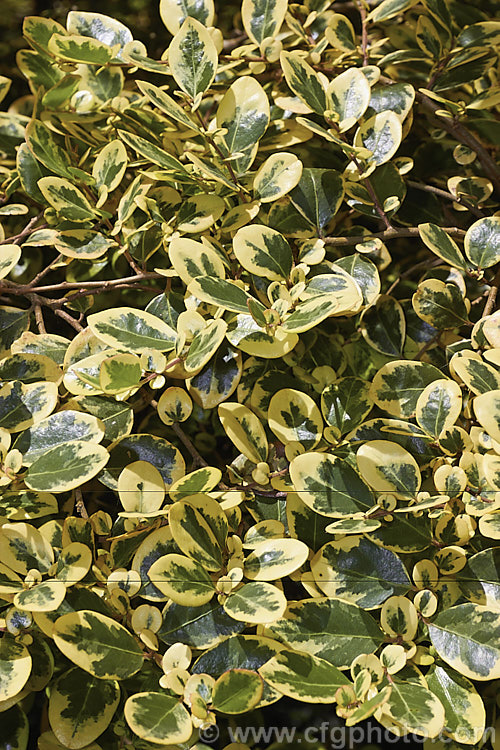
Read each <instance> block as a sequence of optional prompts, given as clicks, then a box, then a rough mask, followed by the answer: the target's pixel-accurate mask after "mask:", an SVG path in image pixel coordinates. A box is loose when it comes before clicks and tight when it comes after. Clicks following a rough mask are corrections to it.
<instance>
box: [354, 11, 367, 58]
mask: <svg viewBox="0 0 500 750" xmlns="http://www.w3.org/2000/svg"><path fill="white" fill-rule="evenodd" d="M356 5H357V8H358V10H359V15H360V18H361V52H362V54H363V65H368V60H369V55H368V26H367V23H366V8H365V6H364V4H363V0H359V2H357V3H356Z"/></svg>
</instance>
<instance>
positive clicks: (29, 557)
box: [0, 521, 54, 575]
mask: <svg viewBox="0 0 500 750" xmlns="http://www.w3.org/2000/svg"><path fill="white" fill-rule="evenodd" d="M0 550H1V559H2V561H3V562H4V563H5V565H7V566H8V567H9V568H10V569H11V570H14V571H15V572H16V573H22V574H24V575H26V574H27V573H28V571H29V570H31V569H32V568H34V569H37V570H39V571H40V572H42V573H46V572H47V571H48V570H49V568H50V566H51V565H52V563H53V562H54V552H53V549H52V547H51V545H50V544H49V542H48V541H47V540H46V539H45V538H44V537H43V536H42V534H41V533H40V532H39V531H38V529H35V527H34V526H31V525H30V524H27V523H22V522H19V521H17V522H16V523H11V524H8V523H5V524H4V525H3V526H2V527H1V529H0Z"/></svg>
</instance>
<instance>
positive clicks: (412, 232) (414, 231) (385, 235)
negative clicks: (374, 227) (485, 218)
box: [324, 227, 465, 247]
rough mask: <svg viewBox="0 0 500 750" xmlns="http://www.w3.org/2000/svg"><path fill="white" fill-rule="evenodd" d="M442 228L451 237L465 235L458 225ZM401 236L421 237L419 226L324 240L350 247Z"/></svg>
mask: <svg viewBox="0 0 500 750" xmlns="http://www.w3.org/2000/svg"><path fill="white" fill-rule="evenodd" d="M442 229H443V231H445V232H446V233H447V234H449V235H450V236H451V237H458V238H459V239H460V238H462V237H465V231H464V230H463V229H458V227H442ZM401 237H416V238H418V237H420V233H419V231H418V227H391V229H386V230H384V231H383V232H369V233H368V234H365V235H362V234H358V235H353V236H352V237H325V238H324V242H325V245H332V246H333V247H350V246H351V245H357V244H358V242H366V241H367V240H373V239H381V240H384V241H385V240H394V239H398V238H401Z"/></svg>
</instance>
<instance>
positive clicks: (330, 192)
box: [289, 167, 344, 236]
mask: <svg viewBox="0 0 500 750" xmlns="http://www.w3.org/2000/svg"><path fill="white" fill-rule="evenodd" d="M289 197H290V200H291V202H292V204H293V206H294V207H295V208H296V209H297V211H298V212H299V213H300V214H301V216H302V217H304V219H306V221H307V222H308V223H309V224H310V225H311V226H313V227H314V228H315V229H316V230H317V232H318V234H319V235H320V236H321V234H322V231H323V228H324V227H325V226H326V225H327V224H328V222H329V221H330V220H331V219H332V218H333V216H335V214H336V213H337V211H338V210H339V208H340V205H341V203H342V200H343V198H344V183H343V180H342V176H341V175H340V173H339V172H337V171H336V170H335V169H318V168H310V167H307V168H304V169H303V170H302V177H301V178H300V182H299V184H298V185H297V187H295V188H294V189H293V190H292V191H291V192H290V194H289Z"/></svg>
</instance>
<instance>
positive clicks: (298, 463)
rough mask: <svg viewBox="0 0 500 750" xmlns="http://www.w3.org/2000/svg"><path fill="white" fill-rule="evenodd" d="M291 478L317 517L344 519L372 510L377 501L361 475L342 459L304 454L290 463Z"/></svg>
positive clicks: (324, 455) (299, 493) (322, 454)
mask: <svg viewBox="0 0 500 750" xmlns="http://www.w3.org/2000/svg"><path fill="white" fill-rule="evenodd" d="M290 478H291V480H292V482H293V485H294V488H295V491H296V492H297V494H298V495H299V497H300V499H301V500H302V501H303V502H304V503H305V504H306V505H307V506H308V507H310V508H312V510H314V511H316V513H320V514H321V515H323V516H329V517H331V518H342V517H343V516H350V515H352V514H354V513H359V512H360V511H365V512H366V511H367V510H368V509H369V508H371V507H372V505H373V503H374V498H373V495H372V493H371V490H370V488H369V487H368V485H367V484H365V483H364V482H363V480H362V479H361V477H360V476H359V474H358V473H357V472H356V471H355V470H354V469H353V468H352V467H351V466H350V464H348V463H347V461H343V460H342V459H341V458H338V457H337V456H330V455H329V454H327V453H314V452H308V453H303V454H302V455H301V456H297V457H296V458H294V459H293V461H292V462H291V463H290Z"/></svg>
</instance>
